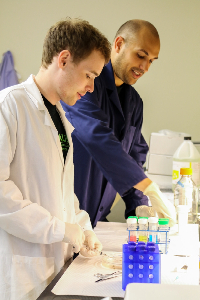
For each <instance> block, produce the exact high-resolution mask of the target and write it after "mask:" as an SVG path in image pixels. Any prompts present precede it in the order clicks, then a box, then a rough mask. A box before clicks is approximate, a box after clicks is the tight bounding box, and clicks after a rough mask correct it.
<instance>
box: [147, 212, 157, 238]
mask: <svg viewBox="0 0 200 300" xmlns="http://www.w3.org/2000/svg"><path fill="white" fill-rule="evenodd" d="M148 223H149V230H154V231H157V230H158V218H157V217H150V218H148ZM157 241H158V234H157V232H153V231H149V242H154V243H157Z"/></svg>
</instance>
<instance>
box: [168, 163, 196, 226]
mask: <svg viewBox="0 0 200 300" xmlns="http://www.w3.org/2000/svg"><path fill="white" fill-rule="evenodd" d="M180 174H181V178H180V180H179V181H178V182H177V184H176V186H175V188H174V206H175V207H176V210H177V207H178V206H180V208H181V206H184V205H185V206H187V212H188V223H191V224H192V223H196V222H197V221H198V215H199V214H198V189H197V187H196V185H195V183H194V181H193V180H192V169H191V168H181V170H180ZM180 208H179V209H178V210H177V213H179V212H181V213H182V211H180ZM178 221H179V219H178Z"/></svg>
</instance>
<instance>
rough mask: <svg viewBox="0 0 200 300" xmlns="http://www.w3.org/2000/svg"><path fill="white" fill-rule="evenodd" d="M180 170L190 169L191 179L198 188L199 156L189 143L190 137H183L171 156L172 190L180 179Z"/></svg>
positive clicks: (199, 181) (190, 142)
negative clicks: (191, 172)
mask: <svg viewBox="0 0 200 300" xmlns="http://www.w3.org/2000/svg"><path fill="white" fill-rule="evenodd" d="M181 168H192V170H193V174H192V179H193V181H194V183H195V184H196V186H197V187H199V186H200V154H199V152H198V150H197V149H196V147H195V146H194V144H193V143H192V141H191V137H184V141H183V143H182V144H181V145H180V146H179V147H178V149H177V150H176V152H175V153H174V155H173V173H172V190H173V191H174V188H175V185H176V184H177V182H178V181H179V179H180V177H181V176H180V169H181Z"/></svg>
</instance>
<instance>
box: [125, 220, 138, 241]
mask: <svg viewBox="0 0 200 300" xmlns="http://www.w3.org/2000/svg"><path fill="white" fill-rule="evenodd" d="M137 219H138V217H135V216H133V217H132V216H130V217H128V219H127V220H126V223H127V229H128V230H130V235H129V242H136V241H137V228H138V223H137ZM132 230H133V231H132Z"/></svg>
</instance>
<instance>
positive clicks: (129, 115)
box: [61, 62, 148, 227]
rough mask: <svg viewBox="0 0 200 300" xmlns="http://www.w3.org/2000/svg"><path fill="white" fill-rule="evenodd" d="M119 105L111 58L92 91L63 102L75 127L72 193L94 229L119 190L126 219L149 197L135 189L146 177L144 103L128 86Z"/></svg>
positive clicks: (146, 149)
mask: <svg viewBox="0 0 200 300" xmlns="http://www.w3.org/2000/svg"><path fill="white" fill-rule="evenodd" d="M122 92H123V95H120V98H121V99H123V100H122V101H124V102H123V110H122V108H121V104H120V100H119V97H118V93H117V89H116V86H115V81H114V74H113V69H112V65H111V62H109V63H108V64H107V65H106V66H105V67H104V68H103V70H102V73H101V74H100V76H99V77H97V78H96V79H95V88H94V92H93V93H87V94H86V95H85V96H84V97H82V98H81V99H80V100H78V101H77V102H76V104H75V105H74V106H68V105H67V104H65V103H64V102H62V101H61V104H62V106H63V109H64V110H65V112H66V117H67V119H68V120H69V121H70V122H71V124H72V125H73V126H74V128H75V130H74V131H73V133H72V140H73V145H74V172H75V182H74V189H75V193H76V195H77V197H78V199H79V201H80V208H81V209H84V210H86V211H87V212H88V213H89V215H90V218H91V222H92V225H93V227H94V226H95V225H96V223H97V221H100V220H104V219H105V217H106V216H107V215H108V214H109V213H110V208H111V206H112V204H113V201H114V199H115V196H116V192H118V193H119V194H120V195H121V196H122V198H123V200H124V202H125V204H126V211H125V217H126V218H127V217H128V216H129V215H130V214H131V213H132V212H133V211H134V210H135V208H136V207H137V206H139V205H147V204H148V200H147V197H146V196H144V195H143V193H142V192H140V191H138V190H136V189H134V188H133V186H134V185H135V184H137V183H138V182H140V181H142V180H143V179H145V178H146V175H145V174H144V171H143V168H142V165H143V163H144V162H145V160H146V154H147V152H148V145H147V144H146V142H145V140H144V138H143V136H142V134H141V128H142V122H143V103H142V100H141V98H140V96H139V94H138V93H137V92H136V90H135V89H134V88H133V87H132V86H130V85H127V84H124V87H123V89H122Z"/></svg>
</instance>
